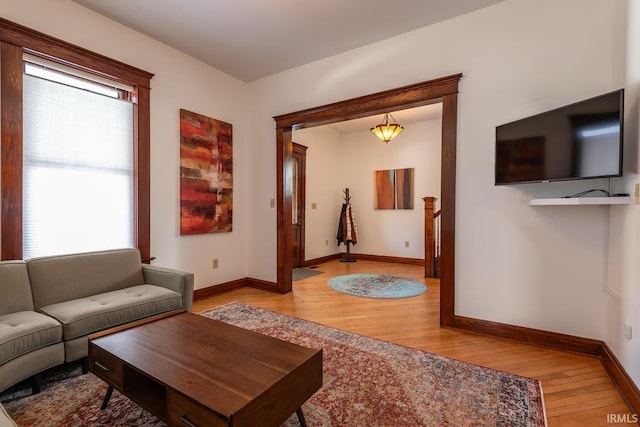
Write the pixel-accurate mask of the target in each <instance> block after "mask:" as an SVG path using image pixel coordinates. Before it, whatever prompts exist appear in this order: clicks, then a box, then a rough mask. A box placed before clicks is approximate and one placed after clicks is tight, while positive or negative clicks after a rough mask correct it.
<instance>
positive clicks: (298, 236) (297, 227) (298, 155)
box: [291, 142, 307, 268]
mask: <svg viewBox="0 0 640 427" xmlns="http://www.w3.org/2000/svg"><path fill="white" fill-rule="evenodd" d="M306 152H307V147H305V146H303V145H300V144H296V143H295V142H294V143H293V151H292V153H291V167H292V170H291V178H292V183H291V186H292V191H293V193H292V195H291V211H292V216H291V222H292V228H291V264H292V265H291V266H292V267H293V268H296V267H302V265H303V264H304V258H305V254H304V235H305V226H304V225H305V203H306V156H307V155H306Z"/></svg>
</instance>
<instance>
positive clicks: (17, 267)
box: [0, 261, 33, 315]
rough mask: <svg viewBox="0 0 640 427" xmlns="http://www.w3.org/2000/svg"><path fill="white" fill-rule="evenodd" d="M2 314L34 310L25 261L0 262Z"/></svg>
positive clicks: (0, 308) (0, 311) (0, 310)
mask: <svg viewBox="0 0 640 427" xmlns="http://www.w3.org/2000/svg"><path fill="white" fill-rule="evenodd" d="M0 294H1V295H2V298H0V315H2V314H9V313H15V312H16V311H29V310H30V311H33V298H32V297H31V285H30V284H29V273H28V272H27V264H25V262H24V261H2V262H0Z"/></svg>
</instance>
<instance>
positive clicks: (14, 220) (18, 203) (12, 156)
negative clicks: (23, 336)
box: [0, 18, 153, 262]
mask: <svg viewBox="0 0 640 427" xmlns="http://www.w3.org/2000/svg"><path fill="white" fill-rule="evenodd" d="M25 52H26V53H30V54H33V55H38V56H41V57H43V58H46V59H49V60H52V61H56V62H59V63H62V64H64V65H67V66H70V67H75V68H78V69H81V70H84V71H89V72H92V73H95V74H98V75H102V76H103V77H106V78H109V79H113V80H115V81H118V82H121V83H125V84H128V85H131V86H133V87H134V92H135V98H136V99H135V102H136V103H135V105H134V109H133V110H134V165H135V174H136V175H135V178H134V191H135V201H134V210H135V213H134V221H135V229H134V239H135V243H134V244H135V246H136V247H137V248H138V249H139V250H140V255H141V257H142V259H143V261H145V262H149V261H150V260H151V259H152V257H151V254H150V246H151V233H150V228H151V224H150V210H151V205H150V187H151V183H150V142H151V129H150V126H151V123H150V121H151V118H150V83H151V78H152V77H153V74H151V73H149V72H147V71H143V70H140V69H138V68H135V67H132V66H130V65H127V64H124V63H122V62H119V61H116V60H113V59H110V58H108V57H106V56H102V55H100V54H97V53H95V52H91V51H89V50H87V49H84V48H81V47H79V46H76V45H73V44H71V43H67V42H65V41H62V40H60V39H56V38H54V37H51V36H48V35H46V34H43V33H40V32H38V31H35V30H32V29H30V28H27V27H24V26H21V25H19V24H16V23H14V22H11V21H7V20H5V19H2V18H0V85H1V86H0V113H1V114H2V117H1V118H0V148H1V151H2V155H1V158H0V167H1V168H2V169H1V175H0V177H1V179H2V182H1V183H0V186H1V189H2V194H1V196H0V203H1V204H2V207H1V215H2V226H1V231H0V233H1V238H2V243H1V250H0V258H1V259H3V260H6V259H21V258H22V208H23V205H22V188H23V183H22V157H23V154H22V137H23V127H22V126H23V124H22V88H23V68H22V58H23V54H24V53H25Z"/></svg>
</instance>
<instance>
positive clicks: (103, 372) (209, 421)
mask: <svg viewBox="0 0 640 427" xmlns="http://www.w3.org/2000/svg"><path fill="white" fill-rule="evenodd" d="M89 369H90V370H91V372H93V373H94V374H95V375H97V376H98V377H100V378H101V379H102V380H104V381H105V382H107V384H109V389H108V391H107V395H106V396H105V399H104V402H103V409H104V408H105V407H106V406H107V404H108V402H109V398H110V397H111V392H112V391H113V389H114V388H115V389H116V390H118V391H120V392H121V393H123V394H124V395H126V396H127V397H129V398H130V399H131V400H133V401H134V402H136V403H137V404H138V405H140V406H142V407H143V408H145V409H147V410H148V411H149V412H151V413H153V414H154V415H156V416H157V417H158V418H160V419H161V420H163V421H165V422H166V423H168V424H169V425H171V426H188V427H192V426H258V425H260V426H279V425H280V424H282V423H283V422H284V421H285V420H286V419H287V418H289V417H290V416H291V414H293V413H294V412H297V414H298V417H299V418H300V422H301V423H302V424H303V425H304V416H303V414H302V410H301V406H302V404H303V403H304V402H305V401H306V400H307V399H309V398H310V397H311V396H312V395H313V393H315V392H316V391H317V390H319V389H320V387H321V386H322V350H312V349H309V348H306V347H301V346H299V345H296V344H292V343H288V342H285V341H282V340H279V339H276V338H272V337H269V336H266V335H262V334H258V333H256V332H253V331H249V330H246V329H242V328H239V327H237V326H232V325H229V324H226V323H224V322H219V321H216V320H212V319H208V318H206V317H204V316H199V315H195V314H192V313H187V312H184V311H180V312H172V313H168V314H164V315H160V316H155V317H153V318H150V319H147V320H143V321H140V322H136V323H133V324H129V325H126V326H123V327H119V328H114V329H111V330H108V331H104V332H100V333H97V334H93V335H91V336H90V337H89Z"/></svg>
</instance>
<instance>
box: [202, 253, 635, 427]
mask: <svg viewBox="0 0 640 427" xmlns="http://www.w3.org/2000/svg"><path fill="white" fill-rule="evenodd" d="M317 269H318V270H319V271H323V272H324V273H323V274H320V275H317V276H314V277H311V278H308V279H305V280H301V281H296V282H294V283H293V292H291V293H289V294H285V295H281V294H275V293H271V292H265V291H260V290H256V289H250V288H244V289H238V290H235V291H232V292H228V293H225V294H221V295H217V296H212V297H209V298H205V299H201V300H197V301H194V304H193V311H194V312H195V313H199V312H202V311H205V310H207V309H209V308H213V307H216V306H219V305H222V304H226V303H228V302H233V301H239V302H243V303H246V304H251V305H254V306H258V307H263V308H266V309H269V310H273V311H277V312H280V313H283V314H287V315H290V316H296V317H300V318H303V319H306V320H310V321H314V322H317V323H321V324H324V325H329V326H333V327H336V328H339V329H343V330H346V331H350V332H355V333H359V334H363V335H368V336H371V337H374V338H378V339H381V340H385V341H390V342H393V343H397V344H402V345H405V346H409V347H413V348H417V349H420V350H425V351H429V352H431V353H436V354H439V355H443V356H447V357H451V358H455V359H458V360H463V361H465V362H469V363H475V364H478V365H482V366H486V367H490V368H494V369H499V370H502V371H507V372H511V373H513V374H517V375H522V376H526V377H531V378H536V379H539V380H540V381H541V382H542V388H543V391H544V399H545V407H546V412H547V419H548V423H549V426H581V427H583V426H607V425H608V426H611V425H612V424H611V423H608V422H607V414H625V413H626V414H630V412H629V408H628V407H627V405H626V404H625V403H624V401H623V399H622V397H621V395H620V393H619V392H618V391H617V389H616V388H615V386H614V385H613V383H612V382H611V380H610V378H609V376H608V375H607V373H606V372H605V370H604V368H603V367H602V365H601V364H600V362H599V361H598V360H597V359H593V358H589V357H584V356H578V355H575V354H571V353H564V352H559V351H554V350H548V349H543V348H539V347H534V346H529V345H525V344H519V343H514V342H510V341H506V340H501V339H497V338H491V337H486V336H482V335H477V334H471V333H466V332H460V331H456V330H451V329H444V328H440V326H439V297H440V287H439V282H438V280H433V279H424V278H423V275H424V267H421V266H413V265H406V264H395V263H382V262H373V261H362V260H359V261H358V262H356V263H341V262H339V261H331V262H328V263H324V264H320V265H318V266H317ZM364 272H367V273H384V274H396V275H401V276H404V277H409V278H413V279H416V280H421V281H424V283H425V284H426V285H427V287H428V290H427V292H426V293H424V294H422V295H420V296H417V297H412V298H404V299H371V298H360V297H354V296H349V295H345V294H342V293H339V292H336V291H334V290H333V289H331V288H329V286H327V280H328V279H329V278H330V277H332V276H337V275H341V274H351V273H364Z"/></svg>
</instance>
